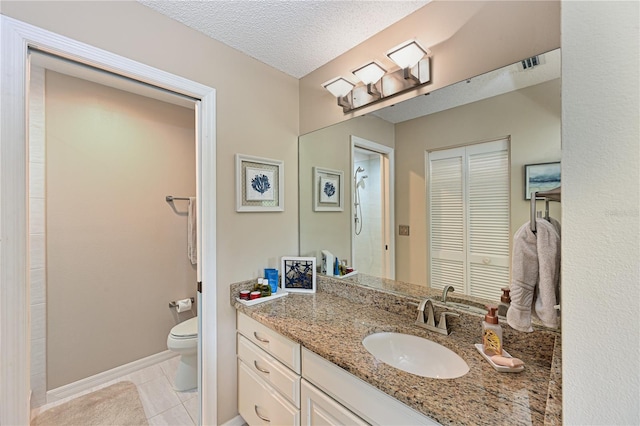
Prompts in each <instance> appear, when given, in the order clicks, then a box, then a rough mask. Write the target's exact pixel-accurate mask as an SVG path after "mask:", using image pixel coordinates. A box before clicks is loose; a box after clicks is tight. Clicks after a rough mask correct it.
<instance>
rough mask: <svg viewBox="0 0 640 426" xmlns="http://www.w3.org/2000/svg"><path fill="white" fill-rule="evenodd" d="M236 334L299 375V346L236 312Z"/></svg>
mask: <svg viewBox="0 0 640 426" xmlns="http://www.w3.org/2000/svg"><path fill="white" fill-rule="evenodd" d="M238 332H239V333H241V334H242V335H243V336H244V337H246V338H247V339H249V340H250V341H252V342H253V343H255V344H256V345H257V346H258V347H259V348H262V349H264V350H265V351H266V352H267V353H269V354H271V355H272V356H273V357H274V358H276V359H277V360H279V361H280V362H282V363H283V364H284V365H286V366H287V367H289V368H290V369H292V370H293V371H294V372H296V373H298V374H300V345H299V344H298V343H296V342H294V341H292V340H289V339H287V338H286V337H284V336H282V335H280V334H278V333H277V332H275V331H273V330H271V329H270V328H268V327H266V326H264V325H262V324H260V323H259V322H258V321H256V320H254V319H252V318H249V317H248V316H247V315H245V314H243V313H241V312H239V311H238Z"/></svg>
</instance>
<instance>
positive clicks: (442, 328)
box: [416, 298, 460, 336]
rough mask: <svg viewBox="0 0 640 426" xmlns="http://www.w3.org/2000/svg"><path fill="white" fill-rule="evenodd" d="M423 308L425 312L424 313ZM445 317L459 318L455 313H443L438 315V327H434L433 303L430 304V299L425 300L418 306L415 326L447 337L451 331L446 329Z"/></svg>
mask: <svg viewBox="0 0 640 426" xmlns="http://www.w3.org/2000/svg"><path fill="white" fill-rule="evenodd" d="M425 308H426V310H427V312H426V313H425ZM425 315H426V316H425ZM447 316H452V317H459V316H460V315H459V314H456V313H455V312H447V311H444V312H442V313H441V314H440V321H438V325H437V326H436V322H435V315H434V312H433V302H431V299H429V298H426V299H424V300H423V301H422V302H420V304H419V305H418V318H417V319H416V325H417V326H419V327H422V328H426V329H427V330H429V331H435V332H436V333H440V334H444V335H445V336H448V335H449V333H450V331H451V330H450V328H449V327H447Z"/></svg>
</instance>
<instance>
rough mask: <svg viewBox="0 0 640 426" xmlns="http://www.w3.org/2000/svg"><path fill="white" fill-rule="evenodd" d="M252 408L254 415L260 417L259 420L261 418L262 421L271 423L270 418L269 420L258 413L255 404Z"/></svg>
mask: <svg viewBox="0 0 640 426" xmlns="http://www.w3.org/2000/svg"><path fill="white" fill-rule="evenodd" d="M253 409H254V410H255V411H256V415H257V416H258V417H260V420H262V421H263V422H267V423H271V420H269V419H268V418H266V417H264V416H262V415H260V413H258V406H257V405H254V406H253Z"/></svg>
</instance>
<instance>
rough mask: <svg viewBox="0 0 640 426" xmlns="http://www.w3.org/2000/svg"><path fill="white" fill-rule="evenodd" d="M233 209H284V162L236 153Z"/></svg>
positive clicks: (251, 210)
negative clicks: (234, 202)
mask: <svg viewBox="0 0 640 426" xmlns="http://www.w3.org/2000/svg"><path fill="white" fill-rule="evenodd" d="M236 211H237V212H281V211H284V162H283V161H281V160H273V159H270V158H261V157H254V156H250V155H243V154H236Z"/></svg>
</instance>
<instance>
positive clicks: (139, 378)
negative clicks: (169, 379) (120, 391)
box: [121, 364, 164, 385]
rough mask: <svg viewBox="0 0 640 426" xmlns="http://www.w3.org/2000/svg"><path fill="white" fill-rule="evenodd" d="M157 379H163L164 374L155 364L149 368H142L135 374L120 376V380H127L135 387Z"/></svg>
mask: <svg viewBox="0 0 640 426" xmlns="http://www.w3.org/2000/svg"><path fill="white" fill-rule="evenodd" d="M158 377H164V372H163V371H162V369H161V368H160V365H159V364H155V365H152V366H150V367H146V368H143V369H142V370H138V371H136V372H135V373H131V374H127V375H126V376H122V379H121V380H129V381H130V382H133V383H135V384H136V385H141V384H143V383H147V382H150V381H151V380H153V379H157V378H158Z"/></svg>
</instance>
